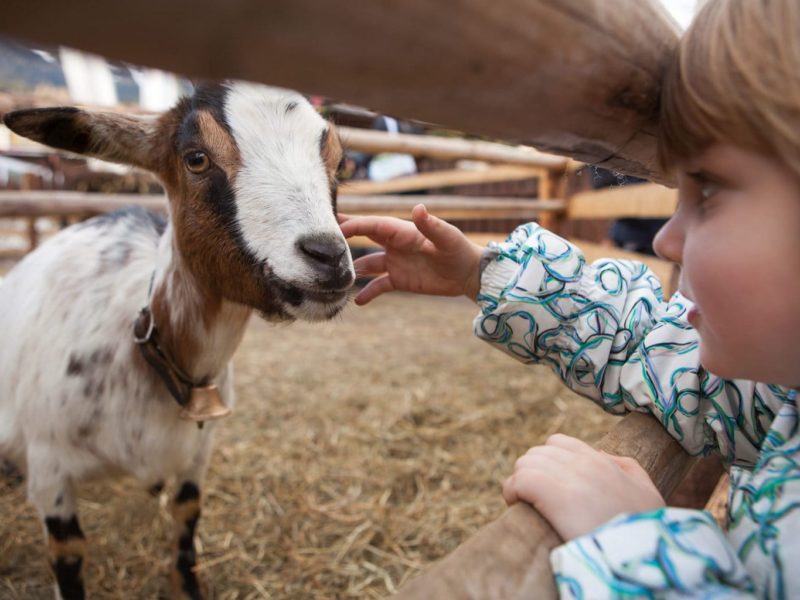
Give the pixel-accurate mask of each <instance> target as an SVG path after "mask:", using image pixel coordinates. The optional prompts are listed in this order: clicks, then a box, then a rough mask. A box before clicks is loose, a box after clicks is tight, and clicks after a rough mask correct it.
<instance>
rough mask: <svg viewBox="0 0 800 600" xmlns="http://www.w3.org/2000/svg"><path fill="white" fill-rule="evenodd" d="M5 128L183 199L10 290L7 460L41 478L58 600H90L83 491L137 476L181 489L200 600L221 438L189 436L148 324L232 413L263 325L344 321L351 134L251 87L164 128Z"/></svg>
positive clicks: (0, 299) (186, 566) (128, 212)
mask: <svg viewBox="0 0 800 600" xmlns="http://www.w3.org/2000/svg"><path fill="white" fill-rule="evenodd" d="M5 121H6V124H7V125H8V126H9V127H10V128H11V129H13V130H15V131H17V132H19V133H21V134H22V135H27V136H28V137H32V138H34V139H37V140H39V141H42V142H44V143H47V144H50V145H53V146H56V147H60V148H64V149H67V150H71V151H73V152H75V151H77V152H82V153H85V154H88V155H93V156H99V157H101V158H107V159H111V160H116V161H118V162H127V163H130V164H133V165H136V166H139V167H144V168H148V169H150V170H152V171H154V172H155V173H156V174H157V175H159V176H160V177H161V179H162V181H163V182H164V184H165V187H166V189H167V194H168V198H169V212H170V219H169V221H167V220H164V219H162V218H160V217H158V216H156V215H153V214H151V213H149V212H147V211H145V210H144V209H141V208H138V207H132V208H130V209H123V210H121V211H117V212H115V213H111V214H109V215H105V216H101V217H96V218H94V219H91V220H88V221H85V222H83V223H80V224H77V225H74V226H72V227H69V228H67V229H66V230H64V231H63V232H61V233H60V234H58V235H57V236H55V237H53V238H51V239H50V240H48V241H47V242H45V243H44V244H42V245H41V246H40V247H39V248H37V249H36V250H35V251H34V252H32V253H31V254H29V255H28V256H26V257H25V258H24V259H23V260H22V261H21V262H20V263H19V264H18V265H16V266H15V268H14V269H13V270H12V271H11V272H10V273H9V274H8V276H7V277H6V278H5V279H4V280H3V281H2V284H0V330H1V331H3V332H4V339H5V343H4V344H3V345H2V346H0V456H5V457H8V458H10V459H11V460H12V461H13V462H15V463H16V464H17V465H19V466H20V467H21V468H22V469H23V470H24V471H25V472H26V474H27V481H28V496H29V498H30V500H31V502H32V503H33V504H34V506H35V507H36V508H37V510H38V512H39V514H40V515H41V518H42V520H43V521H44V525H45V535H46V536H47V537H48V546H49V550H50V562H51V565H52V567H53V571H54V574H55V577H56V583H57V587H56V595H57V596H61V597H64V598H67V597H69V598H82V597H84V595H85V592H84V587H83V581H82V576H81V570H82V565H83V559H84V536H83V533H82V532H81V530H80V526H79V525H78V521H77V514H76V504H75V493H74V488H75V485H76V484H77V483H79V482H80V481H82V480H85V479H87V478H90V477H102V476H106V475H110V474H115V473H127V474H130V475H133V476H134V477H136V478H138V479H139V480H141V481H142V482H143V483H144V484H145V485H146V486H148V487H150V486H159V485H160V484H161V483H162V482H164V481H167V480H175V481H176V482H177V492H176V494H175V496H174V498H173V503H172V507H173V514H174V515H175V517H176V521H177V526H178V531H177V534H176V553H177V555H176V559H175V561H174V563H173V564H174V568H173V573H172V593H173V596H175V597H181V598H201V597H203V591H202V586H201V585H200V582H199V581H198V580H197V578H196V575H195V573H194V572H193V570H192V567H193V566H194V563H195V556H194V542H193V536H194V530H195V526H196V522H197V517H198V516H199V510H200V489H201V488H202V484H203V479H204V475H205V471H206V467H207V464H208V459H209V455H210V452H211V447H212V444H211V442H212V436H213V432H214V428H215V426H216V422H209V423H208V424H207V425H206V426H205V427H202V428H198V427H197V424H196V423H193V422H190V421H185V420H181V419H180V417H179V415H180V411H181V406H180V405H179V403H178V402H176V401H175V399H174V398H173V397H172V395H171V394H170V392H169V391H168V389H167V387H166V386H165V384H164V382H163V381H162V380H161V378H160V377H159V376H158V374H157V373H156V371H155V370H154V369H153V368H151V366H150V365H149V364H148V363H147V362H146V361H145V360H144V358H143V357H142V355H141V353H140V351H139V348H137V346H136V344H135V343H134V340H133V335H132V328H133V323H134V321H135V319H136V317H137V314H138V313H139V310H140V309H141V308H142V307H143V306H149V307H150V309H151V311H152V315H153V320H154V323H155V325H156V327H157V328H158V331H159V335H160V339H161V343H162V344H163V346H164V347H165V348H166V350H167V351H168V352H169V354H170V355H171V356H172V358H173V359H174V361H175V362H176V363H177V364H179V365H180V366H181V369H182V370H183V371H184V372H185V373H187V374H188V375H189V376H191V377H192V378H194V379H196V380H198V381H200V380H203V381H205V382H207V383H213V384H215V385H216V386H217V387H218V388H219V393H220V396H221V397H222V400H223V402H224V403H225V404H226V405H228V406H232V405H233V403H234V393H233V377H232V369H231V366H230V364H229V363H230V359H231V357H232V355H233V353H234V351H235V349H236V347H237V346H238V344H239V342H240V341H241V338H242V335H243V333H244V330H245V326H246V324H247V322H248V319H249V317H250V315H251V313H252V311H253V310H256V311H258V312H259V313H260V314H262V316H264V317H266V318H268V319H272V320H291V319H295V318H304V319H311V320H315V319H322V318H329V317H331V316H333V315H335V314H337V313H338V312H339V311H340V310H341V308H342V307H343V306H344V303H345V301H346V292H345V290H346V289H347V288H348V287H349V286H350V285H352V283H353V279H354V273H353V268H352V261H351V259H350V255H349V253H348V252H347V246H346V244H345V242H344V238H343V237H342V236H341V232H340V231H339V230H338V226H337V224H336V220H335V185H336V184H335V170H336V165H337V164H338V161H339V159H340V155H341V149H340V147H339V146H338V140H337V138H336V136H335V132H333V131H332V127H331V126H330V125H328V124H327V123H326V122H325V121H324V120H322V119H321V118H320V117H319V115H317V113H316V112H315V111H314V110H313V109H312V108H311V106H310V105H308V103H307V102H306V101H305V100H304V99H303V98H302V97H301V96H299V95H297V94H295V93H293V92H288V91H285V90H276V89H272V88H264V87H262V86H255V85H250V84H241V83H235V84H234V83H227V84H217V85H210V86H204V87H200V88H198V90H196V92H195V94H194V96H193V97H192V98H190V99H187V100H184V101H182V102H181V103H180V104H179V105H178V106H177V107H176V108H175V109H173V110H172V111H170V112H169V113H166V114H165V115H163V116H162V117H161V118H159V119H151V120H148V119H137V118H133V117H125V116H120V115H113V114H103V113H87V112H84V111H77V110H75V109H37V110H30V111H17V112H15V113H10V114H9V115H7V116H6V119H5Z"/></svg>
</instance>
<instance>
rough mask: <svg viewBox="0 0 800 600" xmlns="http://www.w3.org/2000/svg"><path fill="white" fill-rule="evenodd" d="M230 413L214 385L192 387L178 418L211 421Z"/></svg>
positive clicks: (199, 421)
mask: <svg viewBox="0 0 800 600" xmlns="http://www.w3.org/2000/svg"><path fill="white" fill-rule="evenodd" d="M229 414H231V409H230V408H228V407H227V406H225V403H224V402H223V401H222V397H221V396H220V395H219V390H218V389H217V386H216V385H213V384H212V385H206V386H203V387H193V388H192V391H191V394H190V395H189V402H187V403H186V405H185V406H184V407H183V408H182V409H181V414H180V418H181V419H184V420H186V421H196V422H198V423H202V422H203V421H211V420H213V419H221V418H222V417H227V416H228V415H229Z"/></svg>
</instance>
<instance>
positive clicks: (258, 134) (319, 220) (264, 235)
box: [226, 83, 352, 310]
mask: <svg viewBox="0 0 800 600" xmlns="http://www.w3.org/2000/svg"><path fill="white" fill-rule="evenodd" d="M290 103H295V104H296V107H295V108H294V109H293V110H290V111H289V112H287V111H286V107H287V106H288V105H289V104H290ZM226 113H227V114H226V117H227V120H228V123H229V125H230V128H231V130H232V132H233V137H234V140H235V141H236V144H237V146H238V147H239V152H240V154H241V157H242V169H241V170H240V172H239V173H238V174H237V177H236V183H235V189H236V203H237V204H236V206H237V211H238V225H239V227H240V228H241V231H242V234H243V237H244V240H245V243H246V244H247V246H248V248H249V249H250V251H251V252H252V253H253V254H254V255H255V256H256V257H257V258H259V259H262V260H263V259H269V263H270V267H271V268H272V270H273V271H274V272H275V274H276V275H277V276H278V277H280V278H281V279H284V280H286V281H290V282H292V283H294V284H296V285H299V286H300V287H312V286H313V285H314V272H313V271H312V270H311V269H310V268H309V266H308V263H307V261H305V260H304V259H303V257H302V256H301V255H300V253H299V252H298V250H297V249H296V247H295V245H294V242H295V240H296V239H297V237H298V236H299V235H301V234H311V233H316V234H327V235H330V236H335V237H339V238H341V239H342V241H343V242H344V238H343V236H342V232H341V231H340V230H339V226H338V225H337V223H336V219H335V217H334V216H333V212H332V211H331V208H330V190H329V189H328V179H327V177H326V175H325V170H324V166H323V164H322V159H321V157H320V146H319V142H320V139H321V137H322V134H323V132H324V131H325V129H326V128H327V124H326V123H325V121H324V120H323V119H322V117H320V116H319V115H318V114H317V112H316V111H315V110H314V109H313V108H312V106H311V105H310V104H309V103H308V102H306V101H305V100H304V99H303V98H302V96H300V95H299V94H297V93H296V92H292V91H288V90H282V89H277V88H264V87H263V86H257V85H251V84H246V83H237V84H236V85H235V86H233V87H232V88H231V91H230V93H229V95H228V102H227V106H226ZM274 223H281V227H274V226H272V224H274ZM351 268H352V263H351ZM312 310H313V308H312Z"/></svg>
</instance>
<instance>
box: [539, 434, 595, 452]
mask: <svg viewBox="0 0 800 600" xmlns="http://www.w3.org/2000/svg"><path fill="white" fill-rule="evenodd" d="M545 444H546V445H547V446H554V447H556V448H563V449H564V450H569V451H571V452H578V453H580V454H596V453H597V452H598V451H597V450H595V449H594V448H592V447H591V446H590V445H589V444H587V443H586V442H584V441H583V440H579V439H578V438H574V437H572V436H569V435H564V434H563V433H555V434H553V435H551V436H550V437H549V438H547V441H546V442H545Z"/></svg>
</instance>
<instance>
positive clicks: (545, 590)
mask: <svg viewBox="0 0 800 600" xmlns="http://www.w3.org/2000/svg"><path fill="white" fill-rule="evenodd" d="M597 448H598V449H600V450H605V451H606V452H610V453H611V454H617V455H621V456H632V457H633V458H635V459H636V460H638V461H639V462H640V463H641V465H642V466H643V467H644V469H645V470H646V471H647V472H648V474H649V475H650V477H651V478H652V479H653V481H654V482H655V484H656V487H658V489H659V491H660V492H661V494H662V496H664V497H667V496H669V495H670V494H671V493H672V491H673V490H674V489H675V488H676V487H677V486H678V484H679V483H680V481H681V479H683V477H684V476H685V475H686V473H687V472H688V471H689V469H690V467H691V466H692V464H693V462H694V460H695V459H693V458H691V457H689V455H688V454H686V452H685V451H684V450H683V448H681V447H680V445H679V444H678V443H677V442H676V441H675V440H674V439H672V438H671V437H670V436H669V435H668V434H667V433H666V431H665V430H664V428H663V427H662V426H661V424H660V423H658V421H656V420H655V419H654V418H653V417H651V416H648V415H645V414H642V413H632V414H629V415H627V416H626V417H624V418H623V419H622V420H621V421H620V422H619V423H618V424H617V425H615V426H614V428H613V429H612V430H611V431H610V432H609V433H608V434H607V435H606V436H605V437H604V438H603V439H602V440H601V441H600V443H599V444H598V445H597ZM562 543H563V542H562V540H561V539H560V538H559V536H558V534H557V533H556V532H555V531H554V530H553V528H552V527H550V525H549V524H548V523H547V521H546V520H545V519H544V518H543V517H542V516H541V515H539V513H537V512H536V511H535V510H534V509H533V508H531V507H530V506H528V505H527V504H518V505H515V506H513V507H511V508H510V509H508V510H507V511H506V512H505V513H504V514H503V515H502V516H501V517H500V518H499V519H497V520H496V521H494V522H492V523H490V524H489V525H486V526H484V527H483V528H482V529H481V530H479V531H478V533H476V534H475V535H474V536H472V537H471V538H470V539H469V540H467V541H466V542H465V543H463V544H461V546H459V547H458V548H457V549H456V550H455V551H453V552H452V553H451V554H449V555H448V556H447V557H446V558H444V559H442V560H441V561H439V562H438V563H435V564H434V565H433V566H432V567H430V568H429V569H428V570H427V571H425V572H424V573H423V574H422V575H420V576H419V577H417V578H416V579H414V580H412V581H410V582H409V583H408V584H406V585H405V586H403V587H402V588H401V589H400V591H399V592H398V593H397V594H395V595H394V596H393V598H395V599H396V600H439V599H441V598H448V599H449V600H462V599H463V600H467V599H470V600H520V599H522V598H536V599H537V600H547V599H549V598H556V589H555V583H554V581H553V574H552V571H551V570H550V562H549V555H550V551H551V550H552V549H553V548H555V547H556V546H558V545H560V544H562Z"/></svg>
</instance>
